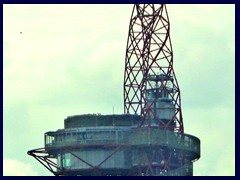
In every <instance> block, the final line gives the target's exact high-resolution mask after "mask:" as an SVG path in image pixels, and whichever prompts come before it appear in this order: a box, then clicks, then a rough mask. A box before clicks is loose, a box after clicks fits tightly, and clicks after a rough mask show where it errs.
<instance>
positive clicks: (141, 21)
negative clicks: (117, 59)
mask: <svg viewBox="0 0 240 180" xmlns="http://www.w3.org/2000/svg"><path fill="white" fill-rule="evenodd" d="M151 76H154V77H157V76H159V77H160V76H162V77H164V78H166V79H167V80H162V81H161V80H159V81H155V83H156V84H157V85H158V87H156V88H155V87H154V86H153V84H152V82H153V81H154V80H152V82H151V81H150V80H149V77H151ZM169 87H171V88H169ZM149 88H151V89H154V88H155V89H156V91H157V92H158V94H161V93H163V92H166V93H168V97H170V98H171V101H172V104H173V105H174V113H173V116H172V117H171V119H170V121H167V122H166V121H163V120H162V119H160V118H158V117H155V121H157V122H158V126H159V127H160V128H163V129H171V128H169V127H170V125H171V126H174V127H173V128H172V130H173V131H175V132H180V133H183V132H184V128H183V120H182V112H181V98H180V89H179V86H178V83H177V79H176V77H175V73H174V70H173V52H172V45H171V39H170V24H169V18H168V13H167V9H166V5H164V4H135V5H134V7H133V11H132V16H131V19H130V25H129V35H128V41H127V48H126V58H125V74H124V113H125V114H139V115H141V116H142V117H143V121H142V122H141V123H140V124H139V126H140V127H142V126H149V127H150V126H152V124H151V123H150V120H149V117H150V116H154V115H153V114H154V112H153V109H154V108H153V106H154V103H155V102H156V101H157V98H156V99H155V100H154V101H152V102H151V103H149V102H148V103H147V97H146V96H147V92H148V89H149ZM170 89H171V90H170ZM171 122H173V123H171ZM172 124H174V125H172Z"/></svg>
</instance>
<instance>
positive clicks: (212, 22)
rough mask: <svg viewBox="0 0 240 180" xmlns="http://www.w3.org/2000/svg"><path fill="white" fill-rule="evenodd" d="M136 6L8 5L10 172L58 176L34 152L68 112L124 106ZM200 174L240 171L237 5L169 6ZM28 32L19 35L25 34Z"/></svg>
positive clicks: (5, 91) (5, 96) (117, 110)
mask: <svg viewBox="0 0 240 180" xmlns="http://www.w3.org/2000/svg"><path fill="white" fill-rule="evenodd" d="M132 8H133V5H131V4H128V5H10V4H8V5H3V40H4V41H3V48H4V49H3V125H4V127H3V132H4V134H3V141H4V142H3V146H4V154H3V155H4V160H3V163H4V175H51V173H50V172H48V170H47V169H45V168H44V167H43V166H42V165H41V164H40V163H39V162H37V161H36V160H35V159H34V158H32V157H30V156H28V155H27V151H28V150H30V149H35V148H40V147H43V146H44V139H43V137H44V136H43V135H44V132H47V131H55V130H57V129H60V128H63V123H64V121H63V120H64V119H65V118H66V117H67V116H70V115H75V114H86V113H101V114H111V113H112V107H113V106H114V111H115V114H122V113H123V75H124V60H125V49H126V44H127V35H128V27H129V21H130V16H131V11H132ZM167 9H168V14H169V18H170V26H171V32H170V34H171V39H172V44H173V53H174V70H175V73H176V76H177V79H178V83H179V86H180V89H181V98H182V111H183V118H184V127H185V133H187V134H192V135H194V136H197V137H198V138H200V140H201V159H200V160H199V161H197V162H195V163H194V175H235V7H234V5H209V4H208V5H167ZM20 32H22V33H20Z"/></svg>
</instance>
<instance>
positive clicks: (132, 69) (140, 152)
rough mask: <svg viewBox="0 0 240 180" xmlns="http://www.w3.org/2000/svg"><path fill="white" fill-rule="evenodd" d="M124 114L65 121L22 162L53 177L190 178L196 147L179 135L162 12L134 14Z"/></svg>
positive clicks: (147, 8)
mask: <svg viewBox="0 0 240 180" xmlns="http://www.w3.org/2000/svg"><path fill="white" fill-rule="evenodd" d="M124 111H125V114H120V115H117V114H110V115H101V114H82V115H73V116H68V117H67V118H66V119H64V128H63V129H58V130H56V131H48V132H45V133H44V147H43V148H37V149H33V150H30V151H28V155H30V156H32V157H34V158H35V159H36V160H37V161H39V162H40V163H41V164H42V165H43V166H44V167H45V168H46V169H48V170H49V171H50V172H51V173H53V174H54V175H56V176H62V175H67V176H96V175H97V176H192V175H193V162H195V161H196V160H198V159H199V158H200V140H199V139H198V138H197V137H194V136H192V135H189V134H185V133H184V130H183V120H182V113H181V99H180V90H179V87H178V83H177V80H176V77H175V73H174V70H173V53H172V45H171V40H170V25H169V18H168V14H167V10H166V5H163V4H159V5H155V4H146V5H145V4H144V5H139V4H135V5H134V7H133V11H132V15H131V19H130V26H129V36H128V42H127V50H126V62H125V74H124Z"/></svg>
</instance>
